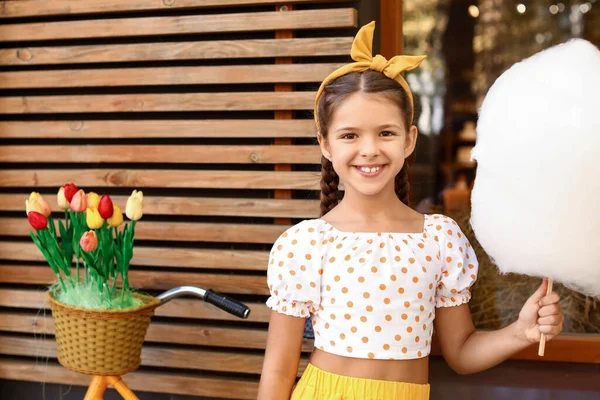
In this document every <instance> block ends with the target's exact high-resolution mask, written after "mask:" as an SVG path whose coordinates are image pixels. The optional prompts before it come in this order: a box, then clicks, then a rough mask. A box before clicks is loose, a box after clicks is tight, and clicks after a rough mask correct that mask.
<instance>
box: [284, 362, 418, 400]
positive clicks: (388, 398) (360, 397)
mask: <svg viewBox="0 0 600 400" xmlns="http://www.w3.org/2000/svg"><path fill="white" fill-rule="evenodd" d="M290 400H429V385H428V384H423V385H421V384H416V383H404V382H392V381H380V380H376V379H363V378H353V377H349V376H342V375H336V374H332V373H330V372H326V371H323V370H321V369H319V368H317V367H315V366H314V365H311V364H308V366H307V367H306V370H305V371H304V373H303V374H302V378H300V381H298V384H297V385H296V388H295V389H294V392H293V393H292V397H291V399H290Z"/></svg>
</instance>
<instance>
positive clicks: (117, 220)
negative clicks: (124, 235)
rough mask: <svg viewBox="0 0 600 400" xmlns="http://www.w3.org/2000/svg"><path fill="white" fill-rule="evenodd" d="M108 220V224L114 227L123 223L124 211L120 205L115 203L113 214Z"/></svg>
mask: <svg viewBox="0 0 600 400" xmlns="http://www.w3.org/2000/svg"><path fill="white" fill-rule="evenodd" d="M106 222H108V225H110V226H112V227H114V228H116V227H117V226H119V225H121V224H122V223H123V213H122V212H121V209H120V208H119V206H117V205H113V214H112V216H111V217H110V218H108V219H107V220H106Z"/></svg>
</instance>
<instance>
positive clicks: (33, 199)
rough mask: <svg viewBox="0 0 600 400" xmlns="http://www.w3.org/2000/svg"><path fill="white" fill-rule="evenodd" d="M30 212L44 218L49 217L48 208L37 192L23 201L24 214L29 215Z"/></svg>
mask: <svg viewBox="0 0 600 400" xmlns="http://www.w3.org/2000/svg"><path fill="white" fill-rule="evenodd" d="M30 211H35V212H39V213H40V214H44V217H46V218H48V217H49V216H50V206H49V205H48V203H47V202H46V200H44V198H43V197H42V196H41V195H40V194H39V193H38V192H31V194H30V195H29V199H28V200H25V212H26V213H27V214H29V212H30Z"/></svg>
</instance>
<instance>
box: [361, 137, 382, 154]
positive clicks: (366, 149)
mask: <svg viewBox="0 0 600 400" xmlns="http://www.w3.org/2000/svg"><path fill="white" fill-rule="evenodd" d="M380 153H381V151H380V150H379V146H377V143H376V142H375V141H374V140H371V139H366V140H364V141H363V142H362V143H361V146H360V155H361V156H362V157H365V158H373V157H376V156H378V155H379V154H380Z"/></svg>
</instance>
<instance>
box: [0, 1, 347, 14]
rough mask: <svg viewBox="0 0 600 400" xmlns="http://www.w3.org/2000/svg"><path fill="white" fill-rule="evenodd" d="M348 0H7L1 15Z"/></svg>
mask: <svg viewBox="0 0 600 400" xmlns="http://www.w3.org/2000/svg"><path fill="white" fill-rule="evenodd" d="M325 1H326V2H328V3H333V2H339V1H345V0H162V1H161V0H128V1H125V2H124V1H122V0H103V1H101V2H99V1H85V0H78V1H73V0H52V1H48V0H20V1H4V2H3V4H2V7H1V8H0V18H15V17H34V16H42V15H45V16H47V15H80V14H116V13H125V12H136V11H137V12H139V11H162V10H189V9H201V8H205V7H219V8H220V7H239V6H264V5H270V4H279V3H301V4H310V3H322V2H325Z"/></svg>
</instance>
